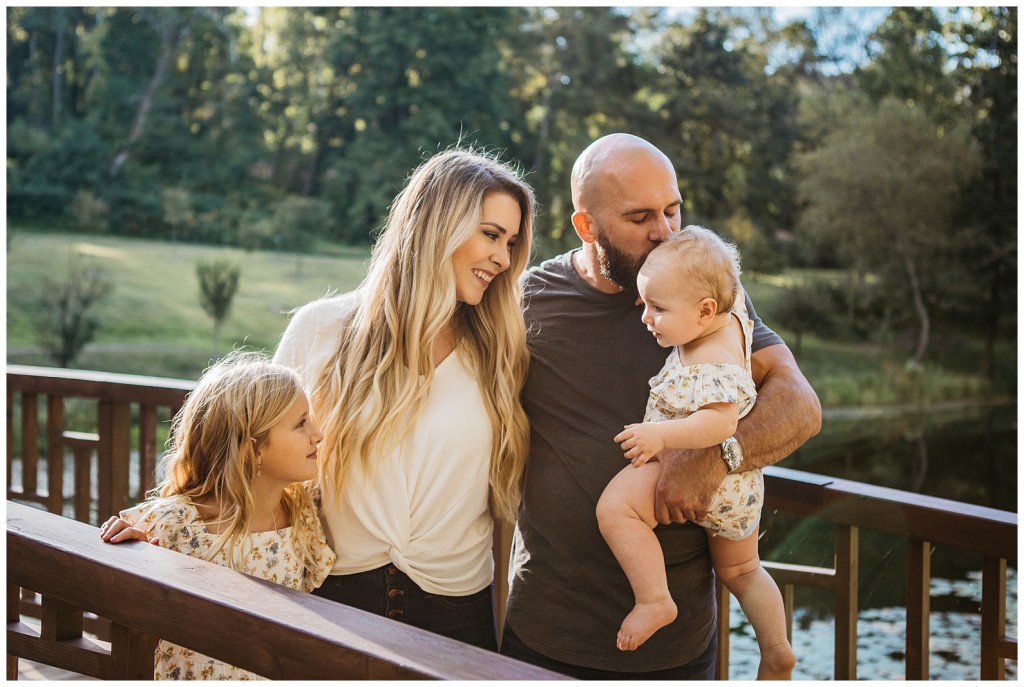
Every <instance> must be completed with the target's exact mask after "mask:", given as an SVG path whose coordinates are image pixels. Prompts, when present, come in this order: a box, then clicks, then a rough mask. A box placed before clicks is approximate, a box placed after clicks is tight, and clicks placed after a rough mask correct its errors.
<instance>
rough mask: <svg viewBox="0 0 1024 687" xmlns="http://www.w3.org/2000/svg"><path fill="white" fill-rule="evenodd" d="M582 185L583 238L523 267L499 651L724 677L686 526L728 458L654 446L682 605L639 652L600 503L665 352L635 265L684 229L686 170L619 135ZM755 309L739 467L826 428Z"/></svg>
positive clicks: (671, 570)
mask: <svg viewBox="0 0 1024 687" xmlns="http://www.w3.org/2000/svg"><path fill="white" fill-rule="evenodd" d="M571 185H572V202H573V208H574V212H573V215H572V224H573V227H574V229H575V230H576V234H577V235H578V236H579V238H580V241H581V243H582V245H581V246H580V247H579V248H576V249H574V250H572V251H569V252H568V253H565V254H562V255H559V256H557V257H555V258H552V259H551V260H548V261H545V262H544V263H543V264H541V265H539V266H538V267H536V268H535V269H533V270H531V271H530V272H529V273H527V274H526V275H525V277H524V300H525V308H526V309H525V315H526V323H527V332H528V343H529V346H530V353H531V360H530V373H529V377H528V379H527V382H526V386H525V389H524V405H525V407H526V411H527V414H528V415H529V417H530V424H531V448H530V457H529V459H528V462H527V467H526V477H525V483H524V492H523V502H522V506H521V508H520V511H519V519H518V524H517V526H516V532H515V537H514V540H513V551H512V566H511V567H512V569H511V573H510V578H511V586H510V590H509V599H508V609H507V617H506V624H505V627H504V631H503V637H502V646H501V653H503V654H505V655H508V656H511V657H513V658H518V659H520V660H523V661H526V662H529V663H533V664H535V665H540V666H544V667H546V668H549V669H551V670H555V671H558V672H561V673H563V674H566V675H569V676H572V677H576V678H580V679H641V680H643V679H713V678H714V664H715V650H716V645H717V636H716V629H715V628H716V625H715V605H714V574H713V572H712V568H711V559H710V555H709V553H708V547H707V537H706V535H705V533H704V531H703V529H701V528H700V527H698V526H696V525H694V524H693V523H692V522H687V521H694V520H703V519H704V517H705V515H706V509H707V506H708V504H709V503H710V500H711V496H712V495H713V494H714V492H715V490H716V489H717V488H718V485H719V484H720V483H721V481H722V479H723V478H724V477H725V475H726V474H727V473H728V471H729V469H730V468H729V466H728V465H727V464H726V461H725V460H724V458H723V450H722V448H720V447H714V448H711V449H702V450H694V451H672V452H667V451H666V452H663V453H662V454H660V455H659V460H660V461H661V463H662V469H661V478H660V481H659V484H658V488H657V494H656V501H655V513H656V514H657V516H658V520H659V522H661V523H663V524H662V525H661V526H659V527H657V528H656V529H655V533H656V534H657V535H658V538H659V540H660V542H661V547H662V550H663V551H664V552H665V562H666V569H667V574H668V581H669V589H670V591H671V593H672V598H673V599H674V600H675V602H676V604H677V606H678V608H679V615H678V618H677V619H676V620H675V621H674V622H673V623H671V624H670V625H668V626H666V627H665V628H662V629H661V630H659V631H658V632H657V633H655V634H654V636H652V637H651V638H650V639H649V640H647V642H646V643H644V644H643V645H641V646H640V647H639V648H638V649H637V650H636V651H632V652H621V651H619V650H617V649H616V646H615V636H616V631H617V629H618V627H619V624H620V622H621V620H622V618H623V617H624V616H625V614H626V613H628V612H629V610H630V609H631V608H632V607H633V602H634V600H633V595H632V590H631V588H630V585H629V582H628V581H627V579H626V577H625V575H624V573H623V572H622V570H621V568H620V567H619V565H618V563H617V561H616V560H615V557H614V556H613V555H612V553H611V551H610V549H609V548H608V546H607V544H605V542H604V539H603V538H602V537H601V534H600V531H599V530H598V526H597V519H596V516H595V510H594V509H595V506H596V504H597V501H598V498H599V497H600V496H601V493H602V491H603V490H604V488H605V486H606V485H607V484H608V482H609V481H610V480H611V478H612V477H614V476H615V474H616V473H618V471H619V470H621V469H622V466H623V461H624V459H623V454H622V451H621V449H620V448H619V447H618V445H617V444H616V443H615V442H614V441H613V440H612V438H613V437H614V436H615V435H616V434H618V433H619V432H620V431H621V430H622V428H623V426H624V425H626V424H629V423H632V422H637V421H639V420H640V419H641V418H643V415H644V409H645V406H646V403H647V397H648V393H649V391H650V387H649V386H648V380H649V379H650V378H651V377H652V376H654V375H655V374H656V373H657V372H658V370H660V369H661V366H662V364H663V363H664V362H665V355H666V352H665V350H664V349H662V348H661V347H660V346H659V345H658V343H657V341H656V340H655V339H654V337H652V336H651V335H650V333H649V332H648V331H647V327H646V326H645V325H644V324H643V322H642V321H641V319H640V318H641V310H642V307H641V306H638V305H637V298H638V293H637V288H636V276H637V273H638V272H639V270H640V266H641V265H642V264H643V261H644V259H645V258H646V257H647V254H648V253H649V252H650V251H651V250H652V249H653V248H654V247H655V246H656V245H657V244H658V243H660V242H661V241H663V240H664V239H665V238H666V237H667V236H668V235H669V234H670V233H671V232H674V231H677V230H678V229H679V227H680V214H681V205H682V199H681V197H680V195H679V186H678V182H677V179H676V174H675V169H674V167H673V166H672V163H671V162H670V161H669V159H668V157H666V156H665V154H664V153H662V152H661V151H660V150H658V149H657V148H656V147H655V146H654V145H652V144H651V143H649V142H648V141H645V140H644V139H642V138H638V137H636V136H632V135H630V134H621V133H620V134H611V135H609V136H605V137H603V138H601V139H598V140H597V141H595V142H594V143H592V144H591V145H590V146H589V147H588V148H587V149H586V150H584V151H583V153H582V154H581V155H580V156H579V158H578V159H577V160H576V163H575V165H574V167H573V171H572V178H571ZM747 311H748V313H749V314H750V317H751V318H752V319H753V320H754V322H755V328H754V338H753V350H754V353H753V356H752V358H751V363H752V368H753V376H754V381H755V383H756V384H757V389H758V402H757V404H756V405H755V406H754V409H753V411H752V412H751V413H750V414H749V415H747V416H746V417H745V418H744V419H743V420H741V421H740V423H739V427H738V429H737V431H736V434H735V439H736V440H737V442H738V446H739V447H740V449H741V456H740V460H741V464H740V465H739V466H738V467H737V468H736V469H737V470H745V469H752V468H754V467H764V466H767V465H771V464H773V463H775V462H777V461H779V460H781V459H782V458H783V457H785V456H787V455H789V454H790V453H792V452H793V451H794V450H796V449H797V448H798V447H799V446H800V445H801V444H803V443H804V442H805V441H807V439H809V438H810V437H812V436H814V435H815V434H816V433H817V432H818V431H819V429H820V427H821V406H820V404H819V403H818V399H817V396H816V395H815V394H814V391H813V390H812V389H811V387H810V384H808V383H807V380H806V379H805V378H804V376H803V374H802V373H801V372H800V369H799V367H798V366H797V364H796V361H795V360H794V358H793V355H792V353H791V352H790V350H789V349H788V348H787V347H786V345H785V343H783V341H782V339H781V338H779V337H778V335H776V334H775V333H774V332H773V331H771V330H770V329H768V328H767V327H766V326H765V325H764V324H763V323H762V322H761V320H760V319H759V318H758V317H757V314H756V313H755V311H754V308H753V305H752V304H751V303H750V301H749V299H748V300H747ZM736 457H737V456H736V453H731V454H730V455H729V456H728V458H729V459H730V460H731V461H733V463H735V461H736Z"/></svg>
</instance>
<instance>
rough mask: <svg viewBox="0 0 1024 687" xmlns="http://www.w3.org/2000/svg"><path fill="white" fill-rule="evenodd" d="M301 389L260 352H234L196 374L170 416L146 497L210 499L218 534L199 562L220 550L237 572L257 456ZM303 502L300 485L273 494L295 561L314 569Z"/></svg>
mask: <svg viewBox="0 0 1024 687" xmlns="http://www.w3.org/2000/svg"><path fill="white" fill-rule="evenodd" d="M302 393H303V391H302V382H301V380H300V379H299V377H298V376H297V375H296V374H295V372H294V371H292V370H290V369H288V368H287V367H284V366H282V365H275V364H273V363H271V362H270V361H269V360H268V359H267V357H266V356H264V355H263V354H260V353H254V352H243V351H235V352H233V353H230V354H229V355H227V356H226V357H224V358H223V359H221V360H220V361H218V362H217V363H215V364H213V365H212V366H210V367H209V368H208V369H207V370H206V372H205V373H203V376H202V377H201V378H200V379H199V383H198V384H196V387H195V389H193V390H192V392H191V393H190V394H189V395H188V398H187V399H186V400H185V404H184V405H183V406H182V407H181V410H179V411H178V413H177V414H176V415H175V416H174V420H173V422H172V424H171V437H170V439H169V440H168V451H167V453H166V454H165V456H164V458H163V460H162V463H163V470H164V479H163V481H162V482H160V484H158V485H157V486H156V488H155V489H153V491H152V492H150V494H149V496H150V497H151V498H153V497H156V496H165V497H166V496H176V495H181V496H186V497H188V498H189V499H191V500H192V501H193V502H195V501H200V500H205V499H206V498H208V497H211V496H212V498H213V502H214V503H215V504H216V507H217V510H218V516H217V521H218V523H219V524H220V525H221V532H220V536H218V537H217V539H216V541H215V542H214V545H213V547H212V548H211V550H210V552H209V553H208V554H207V560H212V559H213V557H214V556H215V555H216V554H217V552H218V551H220V550H222V549H223V550H225V555H226V557H227V559H228V562H229V565H230V567H232V568H234V569H236V570H244V558H243V557H244V554H245V551H246V550H247V549H248V546H246V545H245V540H246V539H247V538H248V536H249V533H250V531H251V530H252V525H253V518H254V515H255V513H254V511H255V499H254V496H253V480H255V479H257V476H256V473H257V455H258V454H259V451H260V449H261V448H262V447H263V445H264V444H265V443H266V442H267V439H268V438H269V435H270V430H271V428H272V427H273V426H274V425H276V424H277V423H278V422H279V421H280V420H281V418H282V417H283V416H284V415H285V413H287V412H288V410H289V409H290V408H291V407H292V405H293V404H294V403H295V401H296V400H298V398H299V397H300V396H301V395H302ZM309 502H310V495H309V492H308V491H307V490H306V489H305V488H304V487H303V485H302V484H300V483H293V484H290V485H288V486H287V487H286V488H285V491H284V495H283V496H282V498H281V505H282V506H283V507H284V508H285V509H286V511H285V512H286V513H287V514H288V523H289V524H290V525H291V528H292V537H293V540H294V541H295V544H296V547H297V548H298V550H299V552H300V555H301V556H302V559H303V562H304V563H305V564H306V567H307V568H308V569H315V564H314V560H313V556H312V550H313V548H312V547H313V537H314V535H315V530H314V525H313V523H311V522H305V521H304V519H303V518H304V515H308V514H310V513H313V512H315V511H313V510H312V509H311V508H310V503H309Z"/></svg>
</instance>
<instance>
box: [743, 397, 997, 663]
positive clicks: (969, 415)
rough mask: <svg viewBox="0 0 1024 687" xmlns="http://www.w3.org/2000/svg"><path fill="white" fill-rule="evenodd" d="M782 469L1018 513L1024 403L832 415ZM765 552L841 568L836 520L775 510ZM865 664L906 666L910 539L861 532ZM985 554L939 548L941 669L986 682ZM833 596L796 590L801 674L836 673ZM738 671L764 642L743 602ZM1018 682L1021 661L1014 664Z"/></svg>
mask: <svg viewBox="0 0 1024 687" xmlns="http://www.w3.org/2000/svg"><path fill="white" fill-rule="evenodd" d="M780 465H781V466H783V467H787V468H792V469H795V470H804V471H807V472H813V473H816V474H822V475H830V476H834V477H840V478H843V479H849V480H856V481H859V482H866V483H868V484H875V485H879V486H884V487H892V488H895V489H902V490H905V491H911V492H915V493H919V494H927V495H930V496H938V497H942V498H946V499H952V500H955V501H962V502H965V503H970V504H975V505H980V506H987V507H990V508H998V509H1001V510H1008V511H1013V512H1017V406H1016V404H1015V403H1011V404H1004V405H989V406H964V407H948V408H945V409H939V410H936V409H934V408H932V409H928V410H927V411H918V412H914V411H905V412H900V413H893V412H892V411H891V410H887V411H879V412H877V413H872V412H867V411H863V410H858V411H857V412H850V413H844V412H841V411H840V412H833V413H831V414H826V417H825V421H824V423H823V427H822V432H821V434H820V435H819V436H817V437H815V438H814V439H812V440H811V441H809V442H808V443H807V445H805V446H804V447H802V448H801V449H800V450H799V451H798V452H797V453H795V454H794V455H793V456H791V457H789V458H787V459H786V460H784V461H783V462H782V463H781V464H780ZM762 532H763V534H762V539H761V547H760V549H761V557H762V558H763V559H764V560H770V561H778V562H786V563H800V564H804V565H816V566H821V567H831V566H832V563H833V561H832V556H833V552H834V548H833V543H832V542H833V538H832V532H833V529H832V526H831V525H829V524H827V523H824V522H819V521H815V520H808V519H800V518H796V517H794V516H789V515H786V514H781V513H780V514H773V513H770V512H768V511H765V513H764V517H763V521H762ZM859 553H860V594H859V596H860V598H859V601H860V604H859V608H860V613H859V621H858V635H859V639H858V670H859V675H858V677H860V678H861V679H902V678H903V675H904V656H903V651H904V634H903V633H904V628H905V611H904V608H903V606H904V603H905V598H904V593H905V592H904V590H905V583H906V581H905V578H904V575H905V560H906V557H905V556H906V543H905V542H904V540H902V539H901V538H899V537H895V536H892V535H886V534H882V533H878V532H871V531H866V530H862V531H861V533H860V552H859ZM1015 565H1016V562H1015V561H1011V562H1009V563H1008V567H1009V568H1010V569H1009V570H1008V574H1007V578H1008V581H1007V587H1008V592H1007V594H1008V601H1007V605H1008V609H1007V633H1008V634H1011V635H1016V634H1017V632H1016V628H1017V584H1016V583H1017V575H1016V570H1015ZM980 569H981V556H980V554H977V555H975V554H970V553H967V552H964V551H960V550H956V549H950V548H948V547H938V548H936V549H934V551H933V554H932V577H933V580H932V601H931V609H932V612H931V617H930V623H931V637H932V640H931V661H930V665H931V677H932V679H943V680H945V679H958V680H964V679H978V677H979V671H978V656H979V654H980V644H981V640H980V637H981V634H980V614H979V608H980V599H981V575H980V572H979V571H980ZM832 602H833V599H832V595H831V594H830V593H828V592H825V591H823V590H808V589H797V590H796V594H795V603H796V606H797V608H796V610H795V612H794V637H793V641H794V650H795V651H796V653H797V657H798V658H797V670H796V671H795V672H794V677H796V678H802V679H830V678H831V677H832V675H833V670H832V656H833V647H832V641H833V636H834V635H833V632H832V626H833V623H834V619H833V617H832ZM732 605H733V610H732V618H731V625H732V628H733V629H732V632H731V635H730V637H731V641H732V643H733V652H732V660H731V669H730V676H731V677H734V678H739V679H743V678H751V677H753V675H754V674H755V673H756V660H757V645H756V642H754V639H753V633H752V631H751V630H750V627H749V625H748V624H747V622H746V619H745V618H744V617H743V615H742V613H741V612H740V611H739V610H738V608H737V606H738V604H736V603H735V601H734V602H733V604H732ZM1006 665H1007V677H1008V678H1013V679H1016V675H1017V663H1016V662H1015V661H1008V662H1007V664H1006Z"/></svg>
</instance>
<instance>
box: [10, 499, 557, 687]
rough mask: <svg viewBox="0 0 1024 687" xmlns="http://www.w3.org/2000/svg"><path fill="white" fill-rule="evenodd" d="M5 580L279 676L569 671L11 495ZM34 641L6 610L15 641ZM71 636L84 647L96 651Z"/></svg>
mask: <svg viewBox="0 0 1024 687" xmlns="http://www.w3.org/2000/svg"><path fill="white" fill-rule="evenodd" d="M7 580H8V584H12V583H13V584H17V585H20V586H22V587H27V588H29V589H33V590H34V591H37V592H39V593H41V594H42V595H43V599H44V607H45V606H46V604H47V601H46V600H48V599H53V600H57V601H59V602H60V605H62V606H63V609H64V612H65V614H66V609H67V607H68V606H70V607H72V608H73V607H77V608H84V609H86V610H89V611H92V612H94V613H96V614H97V615H101V616H103V617H105V618H109V619H110V620H112V621H113V622H114V623H116V624H117V625H119V626H122V627H125V628H130V629H131V630H133V631H136V632H139V633H142V636H145V635H151V636H155V637H161V638H163V639H165V640H167V641H170V642H174V643H176V644H180V645H182V646H186V647H188V648H191V649H194V650H195V651H199V652H202V653H204V654H207V655H209V656H213V657H215V658H218V659H221V660H224V661H227V662H228V663H231V664H232V665H237V666H239V667H241V668H245V669H246V670H251V671H253V672H255V673H258V674H260V675H264V676H266V677H269V678H273V679H296V680H299V679H333V680H341V679H372V680H385V679H423V678H426V679H450V680H496V679H498V680H501V679H516V680H551V679H566V678H565V677H564V676H561V675H558V674H556V673H552V672H549V671H547V670H543V669H541V668H537V667H535V666H531V665H528V664H525V663H521V662H519V661H516V660H513V659H510V658H506V657H504V656H499V655H498V654H495V653H492V652H489V651H484V650H482V649H478V648H476V647H473V646H470V645H467V644H463V643H461V642H456V641H453V640H449V639H447V638H445V637H441V636H439V635H436V634H433V633H430V632H426V631H424V630H420V629H418V628H414V627H411V626H408V625H404V624H402V623H397V622H395V621H392V620H388V619H385V618H381V617H378V616H376V615H373V614H370V613H366V612H364V611H360V610H357V609H355V608H351V607H349V606H345V605H343V604H338V603H334V602H332V601H328V600H326V599H321V598H319V597H315V596H311V595H309V594H305V593H302V592H299V591H295V590H293V589H288V588H286V587H283V586H281V585H277V584H273V583H270V582H267V581H266V580H261V579H257V578H255V577H250V576H248V575H243V574H241V573H238V572H235V571H233V570H229V569H227V568H224V567H221V566H219V565H215V564H213V563H207V562H205V561H201V560H198V559H195V558H191V557H189V556H185V555H182V554H179V553H175V552H172V551H168V550H166V549H162V548H160V547H158V546H151V545H148V544H143V543H141V542H132V543H128V544H120V545H112V544H105V543H103V542H101V541H100V538H99V530H98V529H97V528H95V527H92V526H90V525H86V524H83V523H79V522H76V521H74V520H71V519H68V518H63V517H60V516H57V515H53V514H50V513H46V512H44V511H40V510H37V509H34V508H31V507H29V506H24V505H21V504H17V503H12V502H10V501H8V502H7ZM79 622H80V621H79ZM14 624H15V625H17V623H14ZM12 632H13V633H14V636H13V637H12ZM12 639H13V641H12ZM29 639H32V638H31V637H28V638H26V635H25V634H24V628H23V627H12V623H11V622H10V619H9V620H8V651H10V650H11V648H12V646H25V645H26V644H31V642H28V640H29ZM38 641H40V642H41V641H45V640H43V639H42V638H38ZM71 641H72V643H73V644H74V646H73V649H74V654H75V655H77V656H88V655H90V654H83V652H90V651H95V649H94V648H90V647H88V646H85V645H83V644H82V643H81V642H78V641H77V639H76V638H72V640H71ZM54 642H55V643H59V641H58V640H54ZM150 657H151V655H150ZM117 658H118V657H117V656H113V655H111V657H110V660H112V661H113V660H117ZM79 660H80V661H81V662H85V661H84V660H83V659H79ZM92 663H97V660H96V659H93V660H92ZM151 667H152V664H151V663H150V668H151Z"/></svg>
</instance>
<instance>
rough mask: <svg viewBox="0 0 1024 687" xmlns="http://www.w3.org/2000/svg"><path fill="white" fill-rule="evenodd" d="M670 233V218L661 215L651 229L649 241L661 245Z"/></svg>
mask: <svg viewBox="0 0 1024 687" xmlns="http://www.w3.org/2000/svg"><path fill="white" fill-rule="evenodd" d="M671 233H672V218H671V217H668V216H667V215H662V216H661V220H660V221H658V222H656V223H655V225H654V226H653V227H652V228H651V234H650V237H649V238H650V239H651V241H652V242H654V243H661V242H662V241H664V240H665V239H667V238H668V237H669V235H670V234H671Z"/></svg>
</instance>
